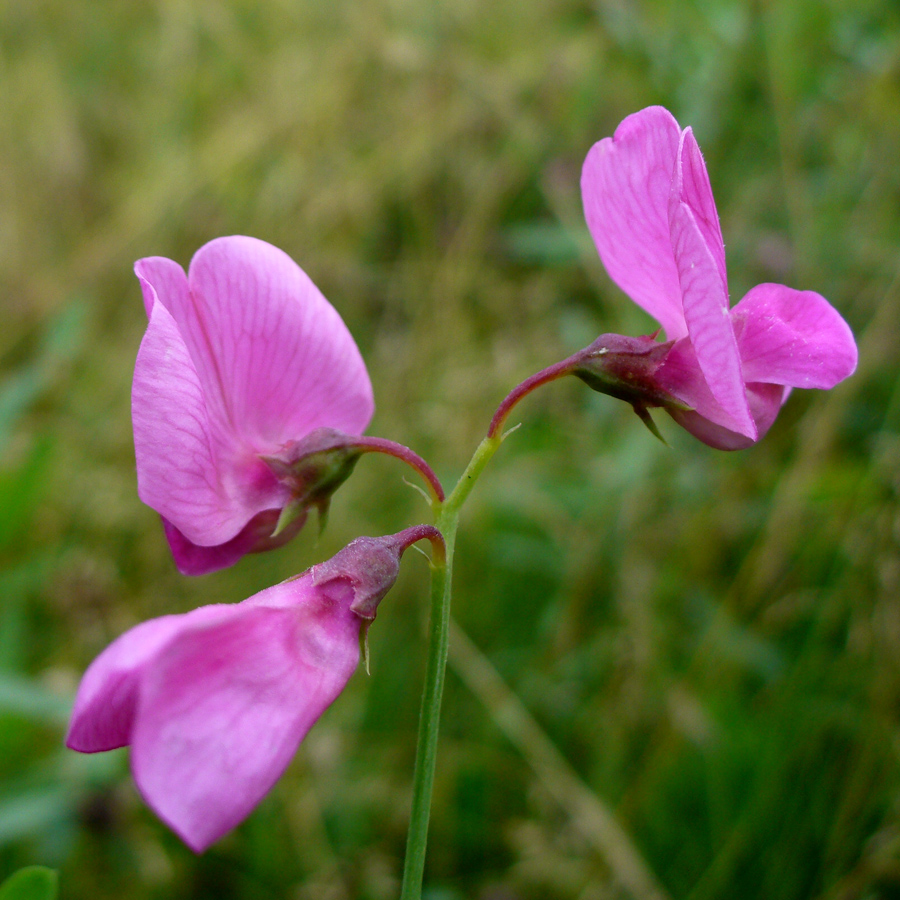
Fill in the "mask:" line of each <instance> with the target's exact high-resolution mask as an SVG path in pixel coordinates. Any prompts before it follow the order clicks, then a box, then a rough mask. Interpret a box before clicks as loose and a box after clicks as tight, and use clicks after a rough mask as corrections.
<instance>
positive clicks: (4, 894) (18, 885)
mask: <svg viewBox="0 0 900 900" xmlns="http://www.w3.org/2000/svg"><path fill="white" fill-rule="evenodd" d="M58 881H59V878H58V876H57V873H56V872H55V871H54V870H53V869H47V868H45V867H44V866H27V867H26V868H24V869H19V871H18V872H16V873H15V874H13V875H10V877H9V878H7V879H6V881H4V882H3V884H2V885H0V900H56V896H57V888H58Z"/></svg>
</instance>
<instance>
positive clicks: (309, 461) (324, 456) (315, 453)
mask: <svg viewBox="0 0 900 900" xmlns="http://www.w3.org/2000/svg"><path fill="white" fill-rule="evenodd" d="M355 440H356V439H355V438H353V437H352V436H349V435H343V434H341V433H340V432H337V431H334V430H332V429H328V428H320V429H317V430H316V431H314V432H312V434H310V435H309V436H308V437H307V438H305V439H304V440H303V441H301V442H298V443H296V444H293V445H291V446H289V447H286V448H285V450H284V453H283V454H280V455H279V456H263V457H261V458H262V460H263V461H264V462H265V463H266V464H267V465H268V466H269V468H270V469H271V470H272V472H273V473H274V475H275V477H276V478H277V479H278V480H279V481H280V482H281V483H282V484H283V485H285V487H287V488H288V490H289V491H290V492H291V499H290V500H289V501H288V503H287V504H285V506H284V508H283V509H282V510H281V515H280V516H279V517H278V523H277V524H276V526H275V530H274V531H273V532H272V537H277V536H278V535H279V534H280V533H281V532H282V531H284V529H285V528H287V527H288V526H289V525H290V524H291V522H293V521H294V520H295V519H297V518H298V516H301V515H304V514H305V513H306V511H307V510H308V509H309V508H310V507H313V506H314V507H315V508H316V509H317V510H318V513H319V528H320V531H321V530H323V529H324V527H325V523H326V521H327V519H328V507H329V505H330V503H331V496H332V494H334V492H335V491H336V490H337V489H338V488H339V487H340V486H341V485H342V484H343V483H344V482H345V481H346V480H347V479H348V478H349V477H350V475H351V473H352V472H353V467H354V466H355V465H356V463H357V460H358V459H359V458H360V456H362V452H363V451H362V449H361V448H360V447H358V446H356V445H355Z"/></svg>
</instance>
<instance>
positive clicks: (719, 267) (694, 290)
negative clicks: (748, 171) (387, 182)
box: [581, 106, 857, 450]
mask: <svg viewBox="0 0 900 900" xmlns="http://www.w3.org/2000/svg"><path fill="white" fill-rule="evenodd" d="M581 190H582V197H583V200H584V209H585V216H586V218H587V223H588V227H589V229H590V231H591V235H592V236H593V238H594V243H595V244H596V245H597V250H598V251H599V253H600V258H601V259H602V260H603V264H604V265H605V266H606V270H607V271H608V272H609V274H610V276H611V277H612V279H613V281H615V282H616V284H618V285H619V287H620V288H622V290H623V291H625V293H627V294H628V295H629V296H630V297H631V299H632V300H634V302H635V303H637V304H638V306H640V307H641V308H643V309H644V310H645V311H646V312H648V313H649V314H650V315H651V316H653V317H654V318H655V319H656V320H657V321H658V322H659V323H660V324H661V325H662V327H663V329H664V331H665V334H666V338H667V339H668V340H669V341H672V342H673V344H672V346H671V349H670V350H669V352H668V354H667V355H666V356H665V358H664V359H662V360H661V362H660V364H659V367H658V368H657V369H656V370H655V374H654V379H655V388H656V389H658V390H660V391H662V392H668V393H669V394H671V395H672V396H673V397H674V398H676V400H677V401H679V403H680V404H681V405H683V406H687V407H689V409H683V408H679V403H676V404H673V405H666V406H665V408H666V409H667V411H668V412H669V413H670V415H672V417H673V418H674V419H675V420H676V421H677V422H678V423H679V424H681V425H682V426H684V427H685V428H686V429H687V430H688V431H689V432H691V433H692V434H693V435H695V436H696V437H698V438H699V439H700V440H702V441H704V442H705V443H707V444H709V445H710V446H713V447H718V448H721V449H726V450H731V449H737V448H739V447H746V446H749V445H750V444H752V443H754V442H755V441H757V440H759V439H760V438H761V437H762V436H763V435H764V434H765V433H766V431H768V429H769V427H770V426H771V424H772V422H773V421H774V420H775V417H776V415H777V414H778V410H779V409H780V408H781V405H782V404H783V403H784V401H785V400H786V399H787V396H788V394H789V393H790V389H791V388H793V387H803V388H831V387H834V385H836V384H837V383H838V382H839V381H841V380H843V379H844V378H846V377H847V376H848V375H850V374H852V373H853V371H854V369H855V368H856V360H857V351H856V344H855V342H854V340H853V335H852V333H851V332H850V329H849V327H848V326H847V323H846V322H845V321H844V320H843V319H842V318H841V316H840V315H839V314H838V313H837V312H836V310H835V309H834V308H833V307H832V306H831V305H830V304H829V303H828V301H827V300H825V298H824V297H822V296H820V295H819V294H816V293H813V292H812V291H796V290H793V289H792V288H789V287H785V286H784V285H780V284H760V285H757V286H756V287H755V288H753V289H752V290H751V291H749V292H748V293H747V295H746V296H745V297H744V298H743V299H742V300H741V301H740V302H739V303H737V304H736V305H735V306H734V307H733V308H731V309H729V298H728V282H727V280H726V276H725V245H724V243H723V240H722V232H721V229H720V227H719V217H718V213H717V212H716V206H715V201H714V200H713V195H712V189H711V188H710V183H709V176H708V175H707V173H706V165H705V163H704V162H703V157H702V156H701V154H700V148H699V147H698V146H697V142H696V140H695V139H694V135H693V132H692V131H691V129H690V128H685V129H684V130H682V129H681V128H680V127H679V125H678V123H677V122H676V121H675V119H674V118H673V117H672V115H671V113H669V112H668V111H667V110H665V109H663V108H662V107H659V106H652V107H649V108H648V109H644V110H642V111H641V112H638V113H635V114H634V115H632V116H629V117H628V118H627V119H625V120H624V121H623V122H622V123H621V125H619V127H618V128H617V129H616V133H615V135H614V136H613V137H611V138H605V139H604V140H602V141H600V142H599V143H597V144H595V145H594V146H593V147H592V148H591V151H590V152H589V153H588V156H587V159H586V160H585V163H584V170H583V172H582V177H581ZM647 405H657V404H653V403H649V404H647Z"/></svg>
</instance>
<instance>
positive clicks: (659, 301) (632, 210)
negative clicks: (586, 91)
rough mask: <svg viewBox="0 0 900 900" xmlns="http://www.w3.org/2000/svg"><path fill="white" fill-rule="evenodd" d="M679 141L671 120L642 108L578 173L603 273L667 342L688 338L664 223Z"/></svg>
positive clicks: (668, 115)
mask: <svg viewBox="0 0 900 900" xmlns="http://www.w3.org/2000/svg"><path fill="white" fill-rule="evenodd" d="M680 135H681V130H680V129H679V127H678V123H677V122H676V121H675V119H674V118H673V117H672V114H671V113H670V112H668V111H667V110H665V109H663V108H662V107H661V106H651V107H648V108H647V109H644V110H641V111H640V112H638V113H635V114H634V115H631V116H629V117H628V118H627V119H625V120H624V121H623V122H622V124H621V125H619V127H618V128H617V129H616V133H615V135H614V136H613V137H611V138H605V139H604V140H602V141H600V142H599V143H597V144H594V146H593V147H592V148H591V150H590V152H589V153H588V155H587V159H586V160H585V162H584V168H583V169H582V173H581V196H582V200H583V202H584V213H585V218H586V219H587V224H588V228H589V229H590V232H591V236H592V237H593V238H594V243H595V244H596V245H597V251H598V252H599V254H600V258H601V259H602V260H603V265H604V266H606V270H607V272H609V275H610V277H611V278H612V280H613V281H615V282H616V284H617V285H619V287H620V288H622V290H623V291H625V293H626V294H628V296H629V297H631V299H632V300H634V302H635V303H637V304H638V306H640V307H641V308H642V309H644V310H646V311H647V312H648V313H649V314H650V315H651V316H653V318H655V319H656V320H657V321H659V323H660V324H661V325H662V326H663V328H664V329H665V332H666V337H667V338H669V339H670V340H677V339H678V338H681V337H683V336H684V335H685V334H686V333H687V328H686V325H685V322H684V316H683V314H682V310H681V287H680V284H679V278H678V270H677V268H676V266H675V259H674V257H673V255H672V246H671V243H670V239H669V219H668V205H669V195H670V192H671V188H672V174H673V170H674V168H675V158H676V155H677V152H678V144H679V138H680Z"/></svg>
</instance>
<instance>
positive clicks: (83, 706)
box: [66, 606, 232, 753]
mask: <svg viewBox="0 0 900 900" xmlns="http://www.w3.org/2000/svg"><path fill="white" fill-rule="evenodd" d="M231 608H232V607H227V606H207V607H203V608H202V609H200V610H195V611H194V612H193V613H190V614H189V615H188V616H184V615H175V616H162V617H161V618H159V619H151V620H150V621H149V622H142V623H141V624H140V625H137V626H136V627H134V628H132V629H131V630H130V631H126V632H125V634H123V635H122V636H121V637H119V638H117V639H116V640H115V641H113V642H112V643H111V644H110V645H109V646H108V647H107V648H106V649H105V650H104V651H103V652H102V653H101V654H100V655H99V656H98V657H97V658H96V659H95V660H94V661H93V662H92V663H91V665H90V666H89V667H88V669H87V671H86V672H85V673H84V677H83V678H82V679H81V684H80V685H79V686H78V693H77V695H76V696H75V705H74V707H73V710H72V721H71V722H70V724H69V732H68V734H67V736H66V746H67V747H69V748H71V749H72V750H78V751H80V752H81V753H98V752H100V751H103V750H114V749H115V748H116V747H124V746H125V745H126V744H128V743H130V742H131V734H132V728H133V726H134V717H135V712H136V709H137V702H138V694H139V691H140V683H141V678H142V676H143V674H144V671H145V667H146V666H147V665H148V664H150V665H152V663H153V659H154V657H155V655H156V653H157V652H158V651H159V649H160V648H161V647H163V646H164V645H165V644H166V642H167V641H169V640H171V638H172V637H173V636H174V635H176V634H177V633H178V632H179V631H180V630H181V629H182V628H183V627H184V623H185V620H186V619H188V618H189V616H192V617H193V618H194V619H195V620H197V619H206V620H209V619H210V618H211V617H212V618H215V617H216V616H218V615H220V614H221V613H220V611H221V610H226V611H227V610H229V609H231Z"/></svg>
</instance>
